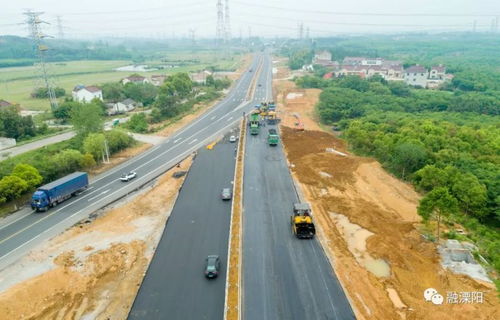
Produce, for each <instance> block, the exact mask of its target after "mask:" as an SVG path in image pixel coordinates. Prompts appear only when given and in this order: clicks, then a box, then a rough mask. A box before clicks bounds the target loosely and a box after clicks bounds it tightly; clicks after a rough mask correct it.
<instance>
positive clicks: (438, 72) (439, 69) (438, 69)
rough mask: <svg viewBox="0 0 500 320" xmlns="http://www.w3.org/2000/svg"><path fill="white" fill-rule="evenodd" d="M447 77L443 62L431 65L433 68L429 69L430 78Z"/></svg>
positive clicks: (443, 78)
mask: <svg viewBox="0 0 500 320" xmlns="http://www.w3.org/2000/svg"><path fill="white" fill-rule="evenodd" d="M445 77H446V68H445V67H444V66H443V65H442V64H440V65H438V66H432V67H431V70H430V71H429V79H433V80H435V79H439V80H445Z"/></svg>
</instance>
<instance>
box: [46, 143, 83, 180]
mask: <svg viewBox="0 0 500 320" xmlns="http://www.w3.org/2000/svg"><path fill="white" fill-rule="evenodd" d="M53 161H54V163H56V164H57V166H58V168H59V172H60V173H62V174H67V173H71V172H74V171H78V170H79V169H80V167H81V162H82V161H83V155H82V154H81V153H80V151H78V150H73V149H67V150H63V151H61V152H59V153H58V154H56V155H55V156H54V158H53Z"/></svg>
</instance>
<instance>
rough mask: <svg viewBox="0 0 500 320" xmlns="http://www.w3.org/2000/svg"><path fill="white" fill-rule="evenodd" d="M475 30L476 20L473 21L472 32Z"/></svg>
mask: <svg viewBox="0 0 500 320" xmlns="http://www.w3.org/2000/svg"><path fill="white" fill-rule="evenodd" d="M476 28H477V20H474V23H473V24H472V32H476Z"/></svg>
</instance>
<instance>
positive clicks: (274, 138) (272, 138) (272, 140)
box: [267, 129, 280, 146]
mask: <svg viewBox="0 0 500 320" xmlns="http://www.w3.org/2000/svg"><path fill="white" fill-rule="evenodd" d="M279 140H280V137H279V136H278V133H277V132H276V129H269V132H268V135H267V143H268V144H269V145H270V146H275V145H277V144H278V142H279Z"/></svg>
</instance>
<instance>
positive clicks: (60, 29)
mask: <svg viewBox="0 0 500 320" xmlns="http://www.w3.org/2000/svg"><path fill="white" fill-rule="evenodd" d="M57 36H58V37H59V39H63V38H64V30H63V25H62V20H61V16H57Z"/></svg>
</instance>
